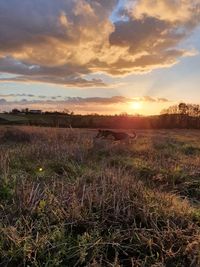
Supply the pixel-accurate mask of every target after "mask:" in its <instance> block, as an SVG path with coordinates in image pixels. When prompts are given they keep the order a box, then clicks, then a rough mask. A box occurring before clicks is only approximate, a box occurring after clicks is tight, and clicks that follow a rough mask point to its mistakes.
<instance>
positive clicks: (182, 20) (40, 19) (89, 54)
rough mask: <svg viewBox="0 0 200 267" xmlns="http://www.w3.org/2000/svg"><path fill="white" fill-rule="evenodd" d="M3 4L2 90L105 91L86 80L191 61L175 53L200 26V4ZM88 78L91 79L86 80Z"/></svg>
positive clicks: (9, 0)
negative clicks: (47, 86)
mask: <svg viewBox="0 0 200 267" xmlns="http://www.w3.org/2000/svg"><path fill="white" fill-rule="evenodd" d="M125 2H128V4H126V5H124V6H122V8H121V9H120V11H119V12H118V18H117V21H116V22H115V21H112V20H111V19H110V18H111V15H112V14H113V12H114V11H115V10H116V6H117V3H118V1H117V0H109V1H107V0H68V1H66V0H59V1H57V0H43V1H42V2H41V0H34V1H32V0H1V1H0V73H10V74H14V75H15V77H12V78H11V77H9V78H3V77H1V78H0V80H1V81H2V82H6V81H13V82H43V83H53V84H59V85H63V86H73V87H104V86H106V84H105V83H104V82H103V81H102V80H101V79H93V78H88V77H89V76H90V74H94V73H99V72H103V73H105V74H107V75H113V76H115V75H119V76H120V75H126V74H131V73H143V72H148V71H152V70H153V69H156V68H163V67H170V66H172V65H174V64H176V63H177V62H178V61H179V59H180V58H181V57H184V56H192V55H195V53H196V52H195V50H194V51H190V50H187V49H186V48H185V49H183V48H180V46H179V44H180V43H181V42H182V41H183V40H185V39H186V38H188V36H189V35H190V34H191V33H192V31H193V30H194V28H195V27H196V26H197V25H199V23H200V11H199V4H200V0H177V1H172V0H129V1H128V0H127V1H125ZM91 77H92V76H91Z"/></svg>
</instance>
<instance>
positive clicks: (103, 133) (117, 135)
mask: <svg viewBox="0 0 200 267" xmlns="http://www.w3.org/2000/svg"><path fill="white" fill-rule="evenodd" d="M96 138H104V139H109V138H112V139H113V140H114V141H126V142H130V140H133V139H136V138H137V134H136V133H135V132H132V134H128V133H126V132H114V131H110V130H99V131H98V134H97V136H96Z"/></svg>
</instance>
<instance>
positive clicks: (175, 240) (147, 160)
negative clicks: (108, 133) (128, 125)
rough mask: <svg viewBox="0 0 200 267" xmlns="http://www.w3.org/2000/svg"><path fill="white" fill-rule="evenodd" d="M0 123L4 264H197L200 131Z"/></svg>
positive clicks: (199, 257) (0, 259)
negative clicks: (100, 135)
mask: <svg viewBox="0 0 200 267" xmlns="http://www.w3.org/2000/svg"><path fill="white" fill-rule="evenodd" d="M137 133H138V138H137V140H135V141H134V142H133V143H132V144H131V145H127V144H117V143H116V144H114V143H111V142H110V141H106V140H99V141H95V142H94V140H93V137H94V136H95V134H96V131H95V130H94V131H93V130H76V129H73V130H70V129H55V128H52V129H50V128H34V127H18V128H16V127H9V128H5V127H4V128H3V127H1V128H0V218H1V220H0V266H12V267H16V266H19V267H20V266H34V267H42V266H45V267H47V266H48V267H50V266H51V267H54V266H61V267H64V266H66V267H68V266H69V267H71V266H72V267H74V266H91V267H96V266H99V267H100V266H114V267H119V266H134V267H139V266H144V267H148V266H154V267H162V266H163V267H164V266H166V267H175V266H177V267H182V266H183V267H184V266H185V267H189V266H193V267H198V266H200V142H199V141H200V132H199V131H192V130H177V131H176V130H171V131H164V130H160V131H137Z"/></svg>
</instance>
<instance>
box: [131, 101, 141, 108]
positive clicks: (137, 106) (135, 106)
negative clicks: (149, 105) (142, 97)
mask: <svg viewBox="0 0 200 267" xmlns="http://www.w3.org/2000/svg"><path fill="white" fill-rule="evenodd" d="M131 108H132V109H134V110H139V109H141V108H142V103H141V102H133V103H131Z"/></svg>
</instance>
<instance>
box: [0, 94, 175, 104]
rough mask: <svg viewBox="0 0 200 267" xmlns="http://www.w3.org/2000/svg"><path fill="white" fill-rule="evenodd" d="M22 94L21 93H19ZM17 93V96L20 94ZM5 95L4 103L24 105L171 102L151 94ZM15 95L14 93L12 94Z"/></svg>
mask: <svg viewBox="0 0 200 267" xmlns="http://www.w3.org/2000/svg"><path fill="white" fill-rule="evenodd" d="M19 95H20V94H19ZM19 95H15V96H19ZM1 96H2V97H3V96H4V98H3V99H0V100H2V104H8V105H15V104H17V105H23V104H41V105H46V104H48V103H56V104H66V105H67V104H69V105H80V106H81V105H89V104H96V105H113V104H125V103H132V102H138V101H140V102H149V103H151V102H157V103H160V102H170V101H169V100H168V99H166V98H156V97H151V96H144V97H135V98H131V97H125V96H113V97H86V98H83V97H65V99H63V100H56V99H57V98H59V96H55V97H52V98H51V100H50V99H45V100H27V99H25V98H23V99H21V100H19V101H7V100H6V97H7V96H10V95H1ZM12 96H14V95H12ZM20 96H29V95H26V94H21V95H20ZM39 98H46V97H43V96H39Z"/></svg>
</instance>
